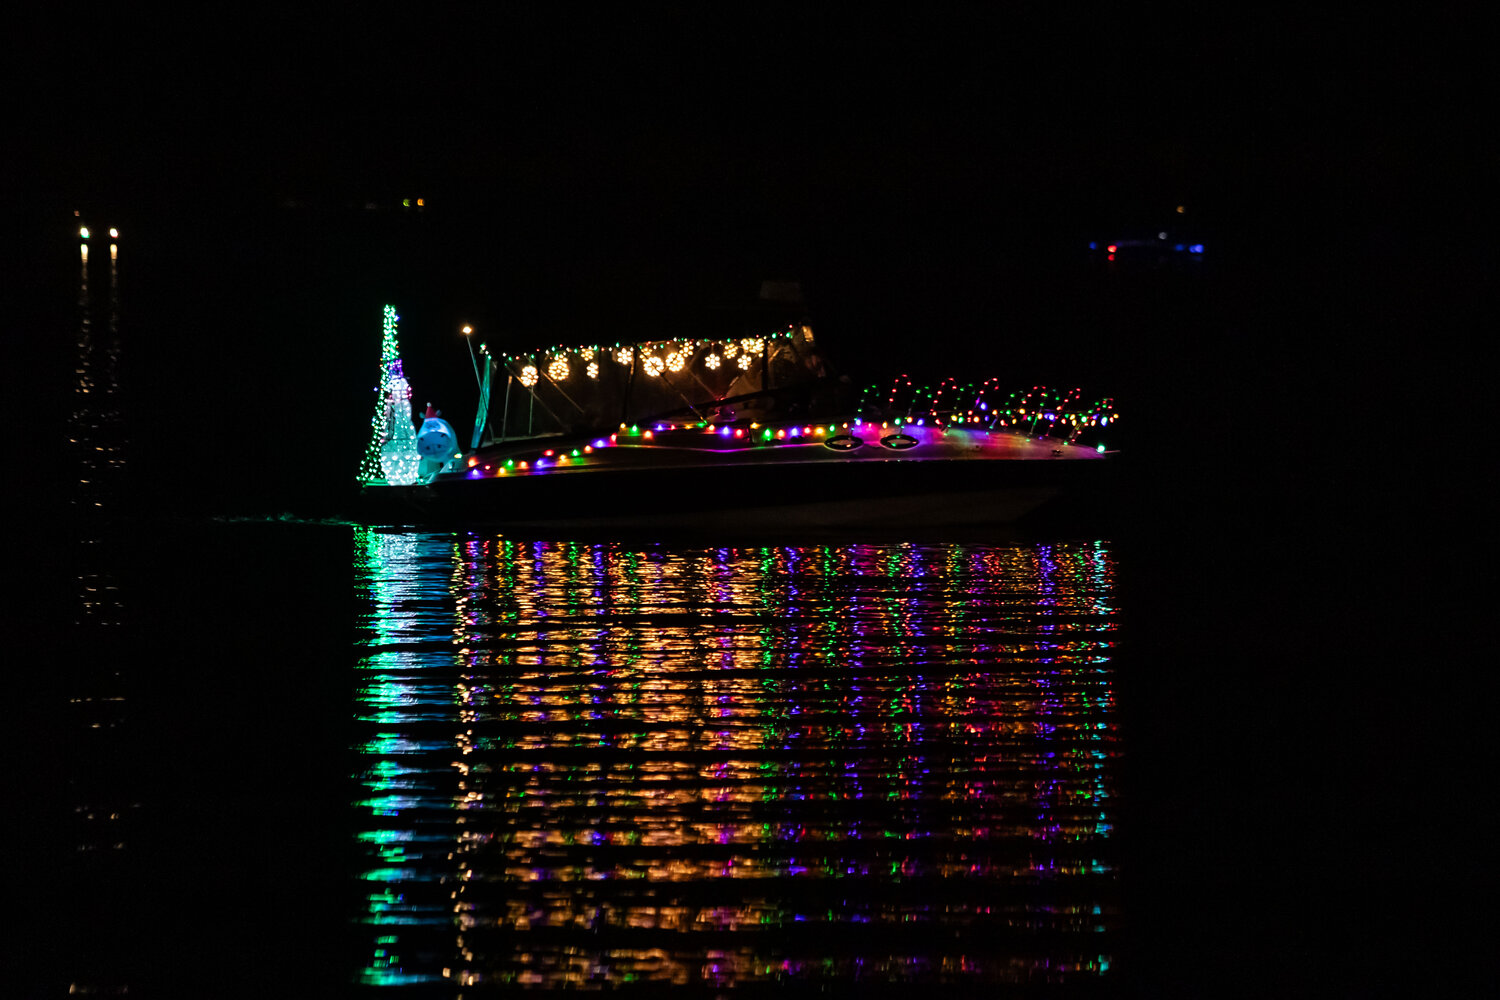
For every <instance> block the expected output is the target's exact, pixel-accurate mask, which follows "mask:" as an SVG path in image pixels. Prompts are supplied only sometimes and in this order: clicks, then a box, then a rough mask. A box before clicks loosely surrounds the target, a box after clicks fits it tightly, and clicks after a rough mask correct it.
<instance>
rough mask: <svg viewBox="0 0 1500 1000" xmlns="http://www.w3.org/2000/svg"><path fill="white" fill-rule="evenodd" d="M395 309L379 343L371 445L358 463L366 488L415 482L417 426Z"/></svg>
mask: <svg viewBox="0 0 1500 1000" xmlns="http://www.w3.org/2000/svg"><path fill="white" fill-rule="evenodd" d="M400 318H401V317H399V316H397V315H396V307H395V306H386V307H385V311H384V321H383V324H382V336H381V341H380V386H379V388H378V389H376V393H377V396H376V400H375V415H374V416H373V417H371V418H370V443H369V445H368V446H367V447H366V448H365V456H364V458H363V459H361V460H360V463H359V481H360V482H361V483H364V484H365V485H367V486H369V485H377V484H381V485H384V484H389V485H393V486H405V485H407V484H409V483H411V482H413V481H415V479H416V473H417V464H418V463H419V462H420V461H421V455H419V454H418V453H417V435H416V426H415V425H414V424H413V423H412V418H411V386H410V385H409V384H408V383H407V381H406V373H405V372H404V371H402V368H401V348H400V346H399V345H398V344H397V343H396V321H397V320H399V319H400Z"/></svg>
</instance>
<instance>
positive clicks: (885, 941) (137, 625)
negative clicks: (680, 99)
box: [19, 523, 1129, 996]
mask: <svg viewBox="0 0 1500 1000" xmlns="http://www.w3.org/2000/svg"><path fill="white" fill-rule="evenodd" d="M101 534H102V535H108V534H110V533H109V532H101ZM114 537H115V543H114V547H113V548H112V549H107V548H101V549H97V550H95V551H91V552H90V553H89V554H88V555H87V556H86V557H84V561H85V562H86V561H87V560H88V559H93V560H94V562H93V564H92V565H91V567H83V568H88V569H90V572H89V574H87V575H88V576H89V578H90V579H91V580H92V579H94V578H97V577H100V576H101V575H102V576H105V577H111V574H112V575H113V576H112V577H111V578H112V579H115V580H118V581H120V589H119V591H118V593H119V594H120V595H121V597H120V605H121V607H122V608H123V610H120V609H119V608H114V606H113V605H112V606H111V607H112V611H111V616H110V618H109V621H108V622H107V623H98V622H96V623H94V624H92V625H91V624H89V623H87V622H83V623H82V624H80V625H79V626H77V627H76V628H74V629H72V630H71V631H70V632H68V633H67V637H66V638H65V641H64V649H65V651H66V653H67V655H68V656H69V657H70V658H71V662H72V663H73V664H74V666H73V668H72V669H70V670H67V671H64V672H63V673H62V674H59V675H58V677H59V679H58V680H56V681H55V682H54V684H55V687H54V689H53V690H52V691H51V692H50V693H51V694H52V695H53V696H55V697H59V698H61V697H65V698H66V700H67V702H68V703H69V705H70V708H71V714H69V715H68V716H67V718H66V720H65V722H64V723H63V726H64V728H65V729H66V733H65V734H64V735H65V736H66V738H67V743H68V745H69V747H70V749H69V751H68V753H67V755H66V756H65V758H64V759H62V760H59V761H56V762H50V763H49V767H51V768H52V770H49V771H48V773H47V776H46V777H45V778H44V779H43V781H44V783H47V784H48V785H49V792H48V795H49V796H50V802H51V807H52V809H51V811H52V813H53V814H54V815H65V816H70V817H71V819H70V820H67V821H66V822H63V823H61V824H59V823H53V824H51V825H47V824H44V825H43V826H44V828H39V829H37V830H35V831H33V834H34V835H37V836H39V837H40V838H42V839H46V840H48V841H49V842H51V845H52V846H51V848H50V849H51V851H52V853H51V855H50V856H51V857H52V858H53V859H54V861H55V865H54V866H51V867H50V868H48V867H46V866H43V867H42V868H40V869H37V870H32V871H31V872H30V874H29V875H28V876H27V878H26V879H25V880H23V881H24V882H25V883H26V884H27V885H29V887H30V888H31V889H32V891H34V892H35V893H36V894H37V895H38V896H40V897H46V898H47V900H48V903H47V905H48V906H49V907H50V908H51V909H50V910H49V911H47V912H50V913H51V914H52V915H53V917H52V919H50V920H39V921H38V922H37V926H36V927H34V928H32V929H31V930H29V931H27V932H26V935H25V936H24V937H23V938H22V939H21V940H20V942H19V943H20V944H21V945H22V946H23V947H25V948H27V949H29V950H30V953H31V957H30V964H31V965H32V966H33V967H34V968H33V971H32V973H31V978H30V981H31V982H33V983H35V984H36V987H37V988H36V990H35V992H34V993H28V994H25V995H39V996H40V995H62V994H63V993H65V992H67V991H68V990H70V989H71V990H73V991H74V992H83V991H93V992H94V993H96V994H102V995H110V994H117V993H124V992H126V991H128V995H131V996H136V995H145V996H155V995H174V996H183V995H186V996H195V995H196V996H212V995H226V994H239V995H339V994H344V993H350V992H356V993H362V992H385V991H387V990H384V989H382V988H392V987H393V988H396V992H398V993H401V992H415V993H417V994H420V995H436V996H471V995H483V994H484V993H486V992H489V991H491V990H493V989H496V988H505V987H528V986H529V987H533V988H535V987H542V988H569V987H571V988H592V987H623V986H630V985H635V986H638V987H639V988H641V989H643V990H645V991H646V992H647V993H651V992H655V991H656V990H658V989H661V988H666V987H668V986H671V987H673V988H674V989H676V990H677V991H679V992H685V993H687V994H689V995H697V994H704V995H715V994H717V993H718V992H720V991H721V990H724V989H728V988H736V987H750V988H752V990H754V989H757V988H759V987H766V988H786V987H791V988H794V989H795V988H798V987H806V988H808V989H813V990H815V991H820V990H822V989H824V988H831V989H834V990H835V991H838V992H847V991H850V990H853V991H857V992H869V991H877V992H879V991H889V992H895V993H900V992H903V991H905V990H908V989H910V988H912V987H914V986H918V985H922V984H927V985H938V984H943V985H944V988H945V989H947V990H948V991H949V992H957V993H960V994H970V993H972V994H977V995H987V994H988V993H990V992H991V991H993V990H994V989H995V988H1004V987H1007V986H1009V987H1011V988H1021V989H1026V988H1027V987H1030V986H1045V985H1047V984H1052V985H1053V986H1054V987H1055V986H1057V985H1061V986H1062V987H1063V988H1064V989H1069V988H1070V986H1071V987H1077V988H1080V989H1084V990H1086V991H1087V992H1091V993H1092V992H1096V991H1097V990H1100V989H1102V990H1104V991H1105V992H1114V990H1113V986H1114V984H1116V983H1117V982H1118V980H1119V977H1120V974H1121V970H1120V968H1119V963H1120V949H1121V928H1122V923H1123V922H1124V921H1125V920H1126V919H1128V913H1127V914H1123V915H1122V893H1121V884H1120V863H1121V857H1120V850H1119V847H1118V844H1117V840H1118V838H1117V829H1116V824H1117V822H1118V815H1117V809H1118V806H1119V798H1120V788H1119V783H1120V782H1119V777H1120V770H1119V769H1120V765H1121V760H1122V755H1123V754H1124V753H1125V752H1126V750H1127V748H1128V745H1129V739H1128V733H1126V732H1124V731H1123V728H1122V724H1121V719H1120V712H1119V711H1118V708H1117V696H1116V685H1117V677H1116V668H1115V651H1116V644H1117V631H1118V629H1119V627H1120V618H1121V612H1120V609H1119V603H1118V597H1117V593H1116V590H1117V584H1116V572H1117V568H1116V561H1115V555H1114V552H1113V549H1112V546H1111V544H1110V543H1109V542H1107V541H1104V540H1085V541H1067V542H1059V543H1039V542H1014V541H1012V542H991V543H981V542H963V543H956V542H950V543H900V542H892V543H838V544H795V545H770V544H754V545H737V546H732V547H710V546H705V545H703V544H701V543H672V544H644V543H624V542H588V543H583V542H565V541H533V540H516V539H511V538H506V537H500V536H495V535H483V534H457V535H455V534H434V533H414V532H394V531H392V532H387V531H378V530H371V529H367V528H359V527H354V526H349V525H307V524H300V525H299V524H265V523H262V524H224V523H221V524H210V525H204V524H199V525H186V526H178V527H176V528H172V529H168V528H164V527H162V526H157V527H156V529H155V530H153V531H152V532H150V533H142V532H139V531H137V532H125V533H124V537H122V536H121V535H120V534H119V533H116V534H115V535H114ZM110 552H113V553H114V556H113V557H111V556H110V555H109V553H110ZM80 566H82V564H81V563H80ZM111 593H116V592H115V591H112V592H111ZM116 618H119V619H121V620H120V621H116V620H115V619H116ZM63 687H66V688H67V690H66V691H63V690H61V688H63ZM1070 991H1071V990H1070Z"/></svg>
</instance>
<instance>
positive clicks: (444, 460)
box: [417, 403, 458, 481]
mask: <svg viewBox="0 0 1500 1000" xmlns="http://www.w3.org/2000/svg"><path fill="white" fill-rule="evenodd" d="M441 412H442V411H440V410H434V409H433V408H432V404H431V403H428V404H427V413H426V414H425V415H424V416H423V418H422V426H421V428H420V429H419V430H418V431H417V454H418V455H420V456H421V458H422V464H421V466H420V467H419V469H418V471H417V476H418V478H419V479H421V480H424V481H425V480H428V479H431V478H432V477H433V476H435V475H437V473H439V472H441V471H443V470H444V469H451V468H457V465H456V463H457V461H458V435H456V434H454V433H453V427H452V425H450V424H449V423H448V421H446V420H444V419H442V417H441V416H439V414H440V413H441Z"/></svg>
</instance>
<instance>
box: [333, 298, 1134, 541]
mask: <svg viewBox="0 0 1500 1000" xmlns="http://www.w3.org/2000/svg"><path fill="white" fill-rule="evenodd" d="M396 322H397V316H396V312H395V310H394V308H392V307H389V306H387V307H386V310H385V331H384V341H383V346H382V360H381V384H380V386H379V388H378V390H377V391H378V402H377V404H376V409H375V415H374V418H373V420H372V428H371V440H370V444H369V447H368V449H367V450H366V453H365V458H364V462H363V463H362V466H361V469H360V476H359V478H360V483H361V497H362V499H363V501H364V504H365V511H366V516H367V517H368V518H370V519H373V520H383V521H402V522H409V521H428V522H450V523H463V524H485V525H499V526H509V527H512V528H517V529H520V528H528V527H542V526H555V525H558V524H569V525H574V526H580V527H595V528H603V529H621V528H649V529H657V528H666V529H676V528H690V529H718V528H747V529H759V528H774V529H782V528H784V529H820V530H821V529H834V528H863V527H874V526H887V527H890V526H913V525H921V526H933V527H937V526H964V525H982V524H994V523H1001V522H1007V521H1014V520H1016V519H1018V518H1021V517H1023V516H1025V515H1027V514H1029V513H1030V512H1032V511H1034V510H1036V509H1037V508H1039V507H1042V506H1043V505H1044V504H1046V503H1047V502H1048V501H1049V500H1052V499H1053V498H1055V497H1057V496H1059V495H1060V494H1064V493H1068V492H1078V491H1088V490H1093V489H1096V488H1097V487H1098V485H1099V484H1100V482H1101V479H1100V477H1101V476H1102V475H1104V469H1105V468H1106V467H1107V466H1108V465H1109V464H1110V456H1111V455H1112V454H1113V452H1112V451H1111V449H1109V448H1108V447H1106V443H1105V436H1106V435H1107V434H1108V433H1109V430H1110V428H1111V427H1112V426H1113V425H1114V424H1115V422H1116V416H1115V412H1114V404H1113V401H1112V400H1110V399H1100V400H1096V401H1092V402H1085V399H1084V397H1083V394H1082V393H1081V391H1080V390H1078V389H1073V390H1068V391H1058V390H1053V389H1049V388H1047V387H1045V386H1033V387H1031V388H1029V389H1025V390H1014V391H1006V390H1005V389H1004V388H1003V387H1002V385H1001V383H1000V382H999V380H998V379H990V380H988V381H986V382H983V383H978V384H974V383H967V384H966V383H960V382H959V381H957V380H956V379H949V380H947V381H945V382H943V383H941V384H939V385H937V386H935V387H929V386H919V385H916V384H914V383H913V382H912V380H911V379H910V378H908V377H906V376H904V375H902V376H898V377H896V378H895V379H893V380H892V381H890V382H889V383H886V384H884V385H879V384H877V385H871V386H868V387H866V388H865V389H864V390H863V391H856V388H855V386H854V385H853V384H852V383H851V382H850V381H849V380H848V379H847V378H842V377H840V376H838V375H837V374H836V373H835V372H834V371H833V370H831V368H830V366H829V362H828V360H827V359H826V357H825V356H824V353H823V351H822V350H821V349H820V348H819V346H818V343H817V340H816V338H815V337H814V335H813V331H812V329H811V327H810V326H809V325H808V324H807V323H805V322H796V323H791V324H788V325H785V326H782V327H779V328H776V329H771V330H765V331H754V332H750V333H747V334H746V335H744V336H737V337H723V336H719V337H705V338H676V339H671V340H661V341H645V342H641V341H632V342H620V343H608V344H604V343H595V344H571V345H557V346H553V347H550V348H546V349H543V350H536V351H526V352H522V353H515V354H501V353H492V352H490V351H489V350H488V349H487V348H485V347H484V346H483V345H481V347H480V349H479V351H478V352H474V350H473V346H472V344H471V345H470V351H471V353H472V359H473V361H474V368H475V377H476V381H477V382H478V390H479V405H478V407H477V409H476V418H475V421H474V424H473V429H472V433H471V434H470V436H469V439H468V441H467V443H466V446H465V443H464V442H461V441H460V440H459V439H458V437H457V434H456V432H455V431H454V429H453V427H452V425H451V424H449V423H448V422H447V421H446V420H445V419H443V418H442V416H441V414H440V413H438V412H437V411H435V410H433V409H432V408H431V406H428V407H427V408H426V410H425V411H424V413H423V414H422V415H421V417H420V418H414V416H413V408H412V401H413V398H414V397H413V393H412V389H411V385H410V383H409V382H408V380H407V378H406V374H405V371H404V368H403V366H402V362H401V358H400V351H399V347H398V344H397V339H396ZM481 359H482V360H481Z"/></svg>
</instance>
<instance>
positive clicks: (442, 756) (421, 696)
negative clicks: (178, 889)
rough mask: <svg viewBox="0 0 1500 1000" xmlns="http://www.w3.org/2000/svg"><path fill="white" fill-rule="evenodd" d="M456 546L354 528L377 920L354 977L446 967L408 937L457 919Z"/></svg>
mask: <svg viewBox="0 0 1500 1000" xmlns="http://www.w3.org/2000/svg"><path fill="white" fill-rule="evenodd" d="M451 550H452V544H451V542H450V540H449V539H448V537H447V536H442V535H419V534H383V533H380V532H376V531H371V530H368V529H360V530H358V531H357V532H356V534H355V559H356V565H357V572H356V587H357V588H358V595H357V596H358V597H359V599H360V600H361V601H362V602H363V603H364V606H365V607H366V609H367V610H366V613H365V614H364V615H363V616H362V620H361V623H360V624H361V626H362V627H363V628H364V630H365V631H364V632H363V633H362V638H361V647H362V654H363V655H361V656H360V658H359V660H358V661H357V663H356V671H357V684H358V688H357V692H356V695H355V718H356V722H357V724H358V725H359V727H360V730H359V731H360V735H361V740H360V742H359V743H358V744H357V747H356V749H357V753H358V770H357V772H356V774H355V780H356V781H357V782H358V783H359V785H360V797H359V798H358V799H357V800H356V802H355V807H356V809H357V810H358V817H359V826H358V834H357V839H358V842H359V849H360V856H361V858H362V859H363V863H362V870H361V872H360V874H359V880H360V886H361V896H362V900H361V904H362V906H361V909H362V912H361V914H360V920H361V921H362V922H363V923H364V924H366V925H368V926H369V927H370V928H371V929H372V931H373V934H372V938H371V941H370V948H369V951H368V953H367V955H366V957H365V962H364V965H363V967H362V968H361V970H360V972H359V976H358V979H359V981H361V982H363V983H366V984H371V985H401V984H409V983H420V982H425V981H431V980H436V979H440V978H441V977H440V975H439V972H438V970H436V969H431V968H426V967H423V966H422V965H420V964H418V965H416V966H411V965H409V963H408V959H407V956H408V955H410V953H411V949H412V948H413V947H417V948H420V947H421V941H420V940H417V941H411V940H409V939H410V937H411V935H412V934H413V933H414V932H419V931H420V929H421V928H424V927H443V928H446V927H447V926H448V924H449V923H450V922H451V918H450V916H449V912H450V905H449V903H448V900H447V899H445V898H443V897H444V895H445V893H444V891H443V883H444V880H445V878H446V877H447V875H448V874H449V872H450V870H451V866H450V865H448V864H447V860H448V859H449V858H450V857H451V853H450V852H451V850H452V845H453V842H454V838H455V825H456V824H455V819H456V817H455V815H454V812H453V790H452V786H453V771H454V766H453V763H452V750H453V746H454V725H455V724H456V723H458V722H459V721H460V719H459V712H458V710H457V706H456V705H455V698H454V671H453V665H454V650H453V646H452V642H451V625H452V621H453V605H454V598H453V597H452V596H451V595H450V585H451V580H450V577H451V574H452V572H453V566H454V560H453V558H452V551H451ZM445 940H446V938H445ZM428 964H429V965H430V963H428Z"/></svg>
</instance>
